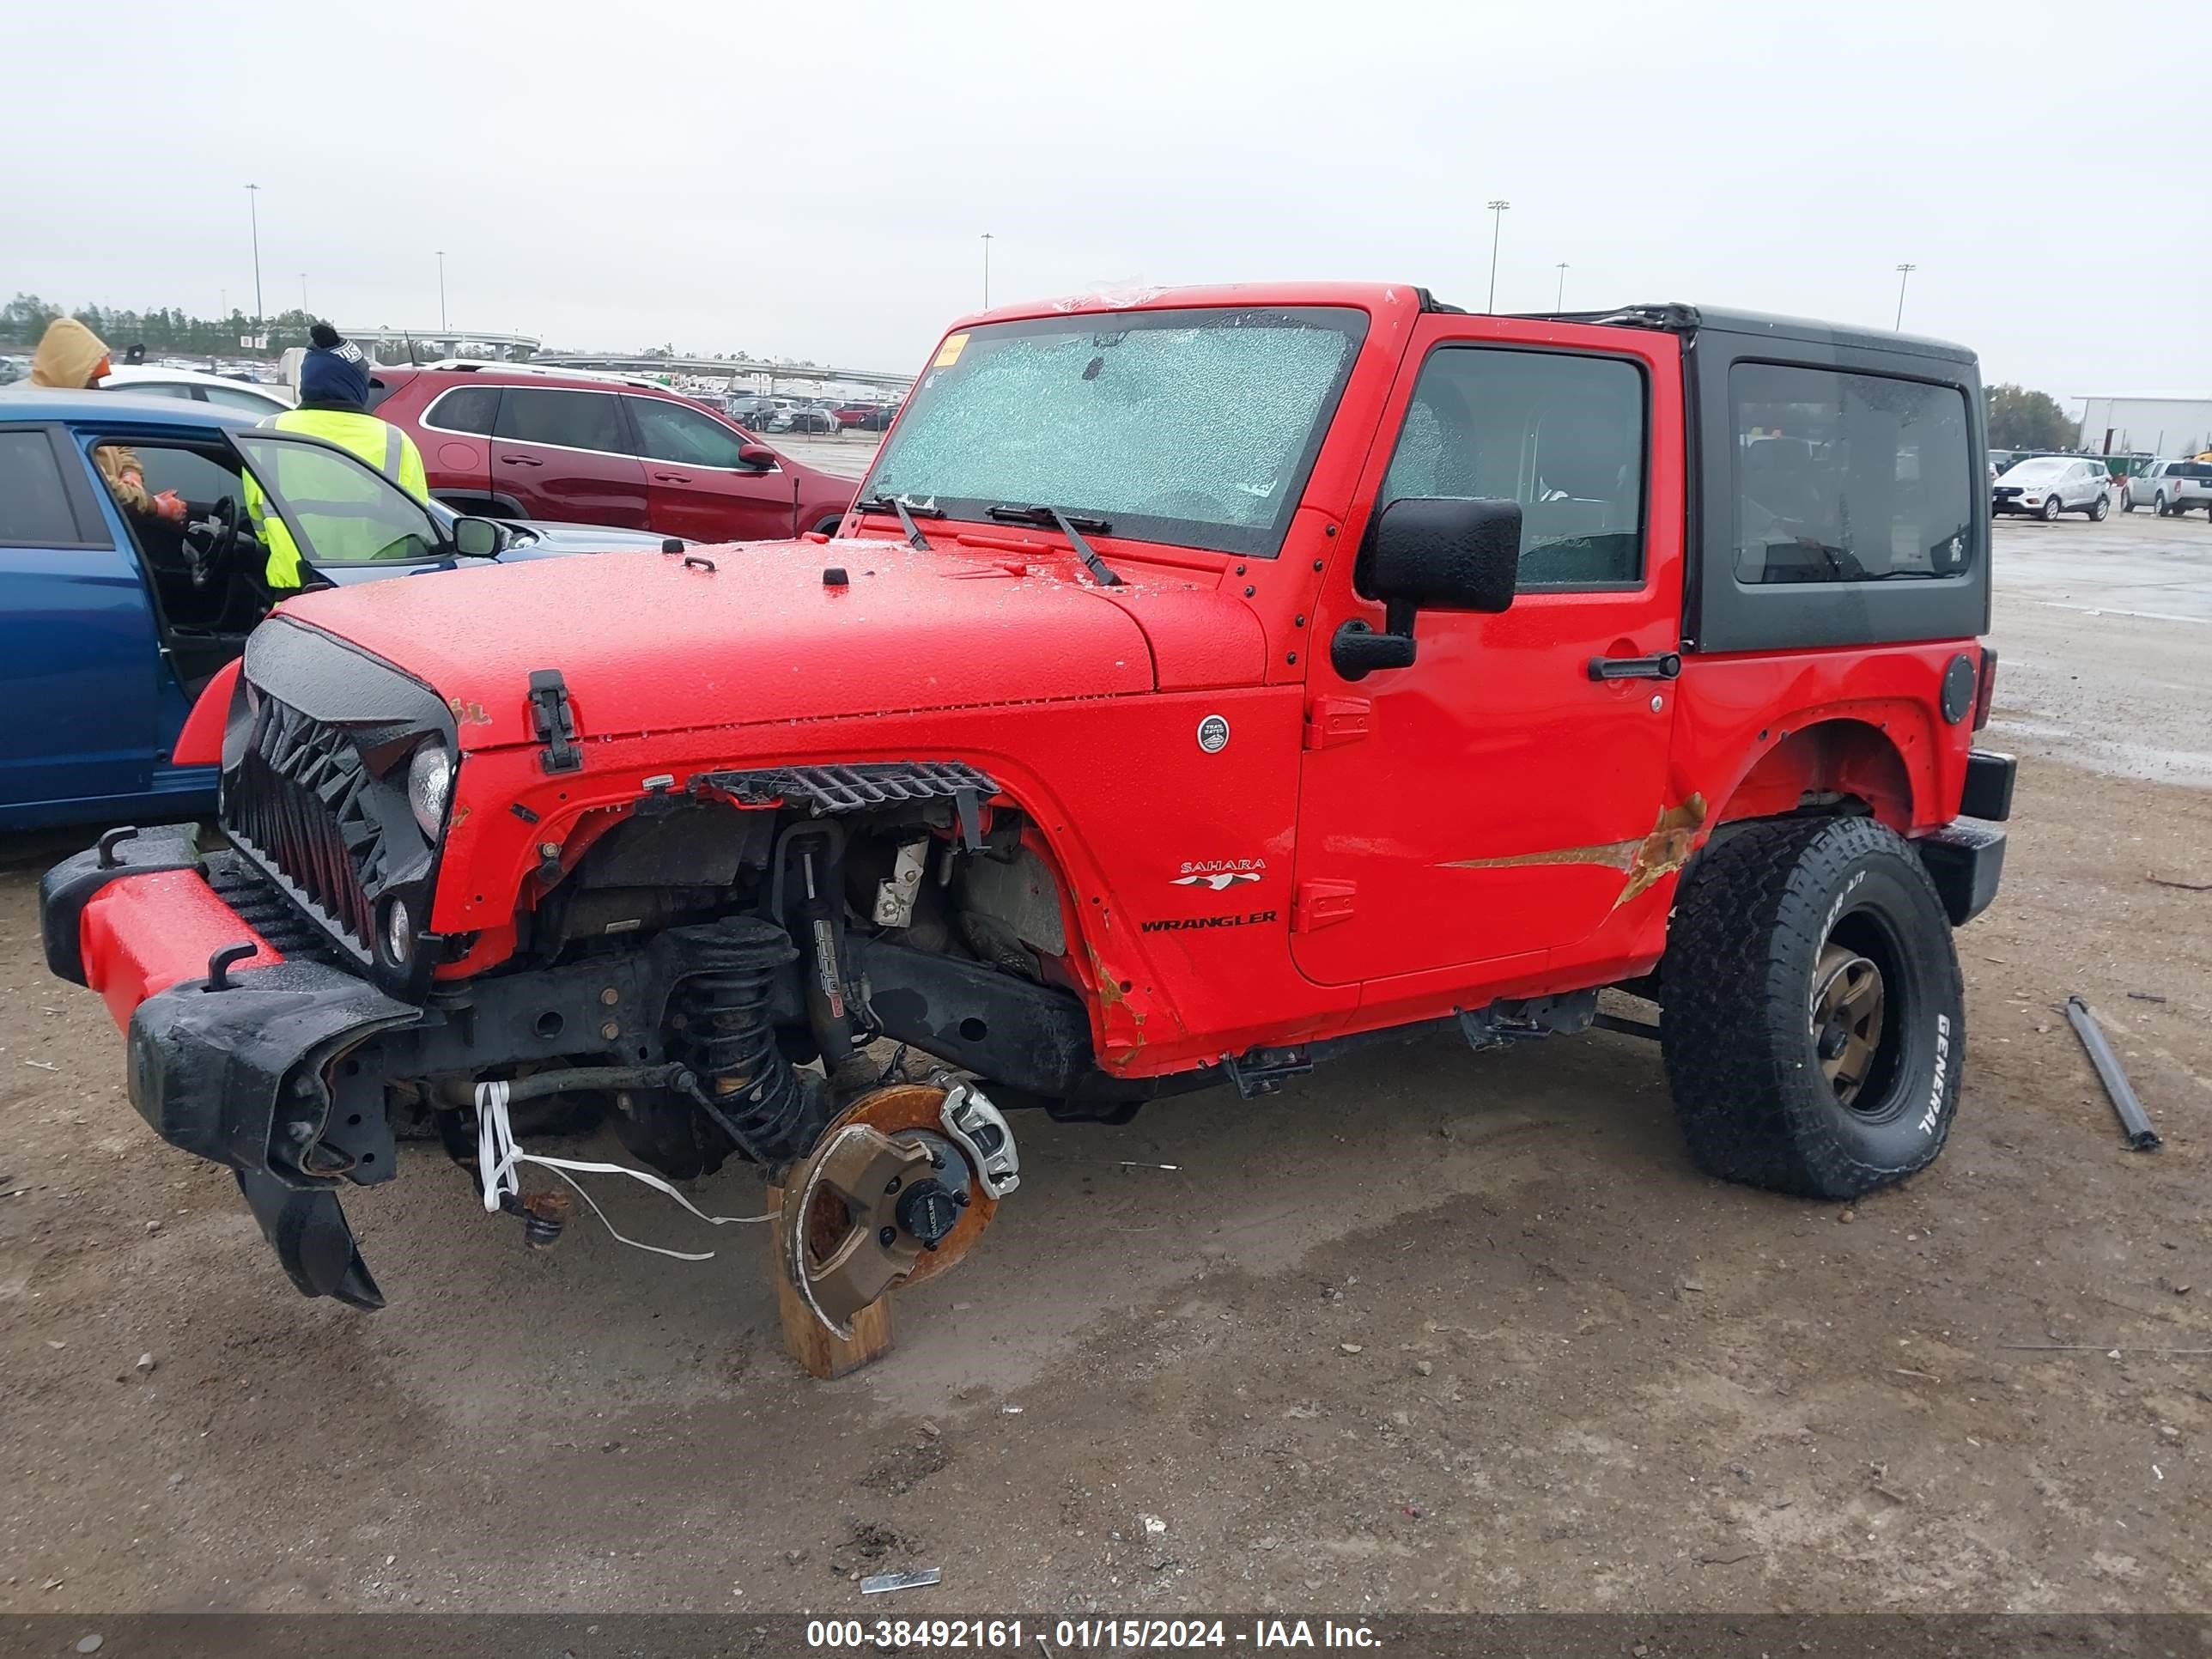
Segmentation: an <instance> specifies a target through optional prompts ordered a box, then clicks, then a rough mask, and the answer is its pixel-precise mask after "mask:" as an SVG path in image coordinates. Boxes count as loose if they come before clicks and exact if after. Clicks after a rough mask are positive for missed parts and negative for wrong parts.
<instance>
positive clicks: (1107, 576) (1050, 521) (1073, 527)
mask: <svg viewBox="0 0 2212 1659" xmlns="http://www.w3.org/2000/svg"><path fill="white" fill-rule="evenodd" d="M983 510H984V511H985V512H986V513H989V514H990V516H991V517H993V518H994V519H996V520H999V521H1000V523H1002V524H1033V525H1036V526H1040V527H1041V528H1046V529H1054V530H1057V531H1059V532H1060V534H1061V535H1063V536H1065V537H1066V538H1067V544H1068V545H1069V546H1070V547H1073V549H1074V550H1075V556H1076V557H1077V558H1079V559H1080V560H1082V561H1083V568H1085V569H1086V570H1088V571H1089V572H1090V573H1091V580H1094V581H1096V582H1097V584H1098V586H1101V587H1122V586H1127V584H1126V583H1125V582H1123V581H1122V580H1121V578H1120V577H1119V576H1117V575H1115V574H1114V573H1113V571H1112V570H1110V569H1109V568H1107V564H1106V561H1105V560H1103V559H1102V558H1100V557H1099V556H1098V550H1097V548H1095V547H1093V546H1091V544H1090V543H1089V542H1086V541H1085V540H1084V539H1083V532H1085V531H1086V530H1090V531H1095V532H1097V533H1098V534H1099V535H1101V536H1104V535H1109V534H1111V533H1112V532H1113V529H1114V526H1112V525H1110V524H1109V523H1108V522H1107V521H1106V520H1103V519H1071V518H1069V517H1068V516H1067V514H1066V513H1063V512H1061V511H1060V509H1059V508H1058V507H1010V506H1007V505H1006V503H1004V502H1001V503H1000V505H998V506H997V507H986V508H984V509H983Z"/></svg>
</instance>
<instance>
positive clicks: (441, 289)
mask: <svg viewBox="0 0 2212 1659" xmlns="http://www.w3.org/2000/svg"><path fill="white" fill-rule="evenodd" d="M438 326H439V327H440V328H447V327H450V326H451V325H450V324H448V323H447V321H446V250H445V249H443V248H440V249H439V250H438Z"/></svg>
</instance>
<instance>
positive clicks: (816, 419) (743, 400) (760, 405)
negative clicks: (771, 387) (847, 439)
mask: <svg viewBox="0 0 2212 1659" xmlns="http://www.w3.org/2000/svg"><path fill="white" fill-rule="evenodd" d="M722 412H723V413H724V414H726V415H727V416H729V417H730V418H731V419H732V420H733V421H736V422H738V423H739V424H740V425H743V426H744V427H746V428H749V429H750V430H751V431H754V432H792V433H799V434H801V435H829V434H832V433H835V432H836V431H837V430H838V428H839V427H840V425H841V424H843V422H841V420H840V418H839V413H838V406H837V404H836V400H835V399H833V398H775V397H769V396H767V395H765V394H761V393H753V392H747V393H744V394H741V395H739V396H738V397H735V398H729V399H727V400H726V402H725V403H724V404H723V405H722Z"/></svg>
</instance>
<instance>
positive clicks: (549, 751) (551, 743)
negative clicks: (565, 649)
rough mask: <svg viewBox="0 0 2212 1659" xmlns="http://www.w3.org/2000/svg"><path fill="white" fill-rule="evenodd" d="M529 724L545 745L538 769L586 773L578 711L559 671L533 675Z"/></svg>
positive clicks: (546, 670)
mask: <svg viewBox="0 0 2212 1659" xmlns="http://www.w3.org/2000/svg"><path fill="white" fill-rule="evenodd" d="M530 721H531V725H532V726H533V727H534V728H535V729H536V732H537V735H538V741H539V742H540V743H542V744H544V745H545V747H544V748H543V749H541V750H538V765H539V766H541V767H542V768H544V769H545V770H546V771H548V772H578V771H581V770H582V769H583V765H584V751H583V750H581V749H579V748H578V747H577V746H576V711H575V708H574V706H573V705H571V704H570V702H568V682H567V681H566V680H564V679H562V678H561V671H560V670H559V669H557V668H533V669H532V670H531V671H530Z"/></svg>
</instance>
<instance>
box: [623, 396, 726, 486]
mask: <svg viewBox="0 0 2212 1659" xmlns="http://www.w3.org/2000/svg"><path fill="white" fill-rule="evenodd" d="M629 417H630V419H631V420H633V421H635V422H636V423H637V441H638V447H640V448H641V449H642V450H643V451H644V452H645V455H646V459H648V460H654V461H673V462H675V463H677V464H678V465H685V466H720V467H728V468H732V469H734V468H738V467H742V466H743V465H744V464H745V463H744V458H743V457H742V456H741V455H739V454H738V450H739V449H740V448H741V447H743V445H744V439H742V438H740V437H738V435H737V434H736V433H734V432H732V431H731V430H730V428H727V427H726V426H724V425H723V424H722V423H721V422H719V421H715V420H711V419H709V418H708V416H704V415H702V414H701V413H700V412H699V411H698V410H696V409H686V408H684V405H683V404H672V403H670V402H668V401H667V400H666V399H665V398H630V399H629Z"/></svg>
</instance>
